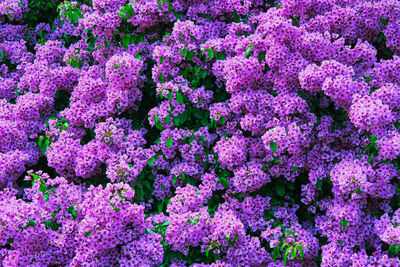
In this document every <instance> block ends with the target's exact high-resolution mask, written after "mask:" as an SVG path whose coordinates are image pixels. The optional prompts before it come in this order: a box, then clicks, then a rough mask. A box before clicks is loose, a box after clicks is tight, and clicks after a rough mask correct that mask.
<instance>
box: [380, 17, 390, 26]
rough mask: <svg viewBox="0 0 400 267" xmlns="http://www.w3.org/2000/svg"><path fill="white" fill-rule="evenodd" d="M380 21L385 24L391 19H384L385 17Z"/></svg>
mask: <svg viewBox="0 0 400 267" xmlns="http://www.w3.org/2000/svg"><path fill="white" fill-rule="evenodd" d="M380 22H381V23H382V24H383V25H388V23H389V19H384V18H382V17H381V18H380Z"/></svg>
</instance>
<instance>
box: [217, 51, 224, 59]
mask: <svg viewBox="0 0 400 267" xmlns="http://www.w3.org/2000/svg"><path fill="white" fill-rule="evenodd" d="M215 58H216V59H218V60H224V59H225V58H226V55H225V54H224V53H222V52H215Z"/></svg>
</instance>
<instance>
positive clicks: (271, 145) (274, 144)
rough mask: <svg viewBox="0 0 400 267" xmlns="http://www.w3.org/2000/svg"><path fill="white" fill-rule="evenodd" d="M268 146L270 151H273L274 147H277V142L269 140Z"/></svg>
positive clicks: (274, 150)
mask: <svg viewBox="0 0 400 267" xmlns="http://www.w3.org/2000/svg"><path fill="white" fill-rule="evenodd" d="M269 146H270V148H271V151H272V153H275V152H276V149H277V148H278V144H277V143H275V142H274V141H272V140H271V142H270V143H269Z"/></svg>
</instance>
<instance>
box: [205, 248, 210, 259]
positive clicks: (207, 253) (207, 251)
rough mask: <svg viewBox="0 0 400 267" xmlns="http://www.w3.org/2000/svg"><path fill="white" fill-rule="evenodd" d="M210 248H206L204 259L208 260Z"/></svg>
mask: <svg viewBox="0 0 400 267" xmlns="http://www.w3.org/2000/svg"><path fill="white" fill-rule="evenodd" d="M210 250H211V249H210V248H207V250H206V257H207V258H208V257H209V255H210Z"/></svg>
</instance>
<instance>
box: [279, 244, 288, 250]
mask: <svg viewBox="0 0 400 267" xmlns="http://www.w3.org/2000/svg"><path fill="white" fill-rule="evenodd" d="M286 246H289V243H287V242H285V243H283V245H282V246H281V250H283V249H284V248H285V247H286Z"/></svg>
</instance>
